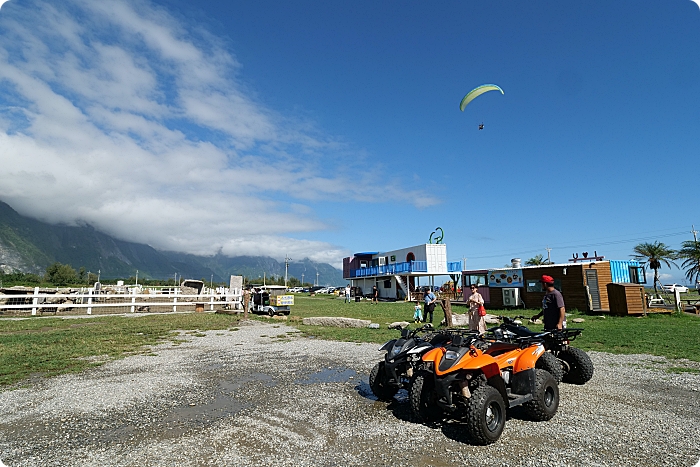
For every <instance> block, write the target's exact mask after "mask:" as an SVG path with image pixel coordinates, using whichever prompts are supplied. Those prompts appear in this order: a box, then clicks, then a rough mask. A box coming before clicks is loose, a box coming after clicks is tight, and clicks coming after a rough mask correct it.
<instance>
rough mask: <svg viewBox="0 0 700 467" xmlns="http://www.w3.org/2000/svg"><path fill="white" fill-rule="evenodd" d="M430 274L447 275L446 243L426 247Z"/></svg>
mask: <svg viewBox="0 0 700 467" xmlns="http://www.w3.org/2000/svg"><path fill="white" fill-rule="evenodd" d="M425 249H426V256H427V261H428V274H447V245H445V244H444V243H441V244H438V245H435V244H427V245H425Z"/></svg>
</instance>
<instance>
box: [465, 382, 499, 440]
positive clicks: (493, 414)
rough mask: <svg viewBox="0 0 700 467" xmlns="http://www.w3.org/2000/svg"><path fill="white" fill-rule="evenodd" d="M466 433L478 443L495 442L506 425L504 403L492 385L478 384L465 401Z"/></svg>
mask: <svg viewBox="0 0 700 467" xmlns="http://www.w3.org/2000/svg"><path fill="white" fill-rule="evenodd" d="M466 422H467V434H468V435H469V438H471V440H472V441H473V442H474V443H475V444H478V445H481V446H485V445H487V444H492V443H495V442H496V441H497V440H498V438H500V437H501V433H503V428H505V426H506V404H505V403H504V402H503V397H501V393H500V392H498V390H497V389H496V388H494V387H493V386H486V385H484V386H479V387H478V388H477V389H476V390H474V392H472V395H471V397H470V398H469V399H468V401H467V416H466Z"/></svg>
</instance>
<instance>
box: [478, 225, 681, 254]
mask: <svg viewBox="0 0 700 467" xmlns="http://www.w3.org/2000/svg"><path fill="white" fill-rule="evenodd" d="M666 230H667V229H666ZM686 234H687V231H681V232H673V233H667V234H663V235H654V236H647V237H637V238H629V239H624V240H611V241H607V242H600V241H599V242H596V243H582V244H578V245H558V246H557V245H555V246H554V247H552V248H550V247H549V246H548V247H547V248H545V250H547V254H548V255H549V251H550V250H553V249H557V250H564V249H575V248H590V247H599V246H607V245H619V244H624V243H633V242H643V241H645V240H657V239H659V238H668V237H677V236H679V235H686ZM608 238H611V237H608ZM539 251H542V248H537V249H533V250H527V251H522V250H521V251H519V252H513V251H512V250H511V251H509V252H501V253H497V254H493V255H486V256H470V257H469V258H470V259H488V258H498V257H502V256H514V255H522V254H531V253H537V252H539Z"/></svg>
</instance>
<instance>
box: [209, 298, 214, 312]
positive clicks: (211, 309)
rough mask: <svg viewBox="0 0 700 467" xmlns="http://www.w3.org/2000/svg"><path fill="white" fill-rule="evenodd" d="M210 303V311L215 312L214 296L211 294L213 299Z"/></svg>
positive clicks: (210, 299)
mask: <svg viewBox="0 0 700 467" xmlns="http://www.w3.org/2000/svg"><path fill="white" fill-rule="evenodd" d="M209 303H210V304H211V306H210V307H209V311H214V294H211V297H209Z"/></svg>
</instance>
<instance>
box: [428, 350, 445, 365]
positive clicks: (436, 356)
mask: <svg viewBox="0 0 700 467" xmlns="http://www.w3.org/2000/svg"><path fill="white" fill-rule="evenodd" d="M444 353H445V348H444V347H436V348H434V349H432V350H429V351H427V352H426V353H425V355H423V361H424V362H430V363H434V364H435V367H436V368H437V366H438V363H440V359H441V358H442V355H443V354H444Z"/></svg>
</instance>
